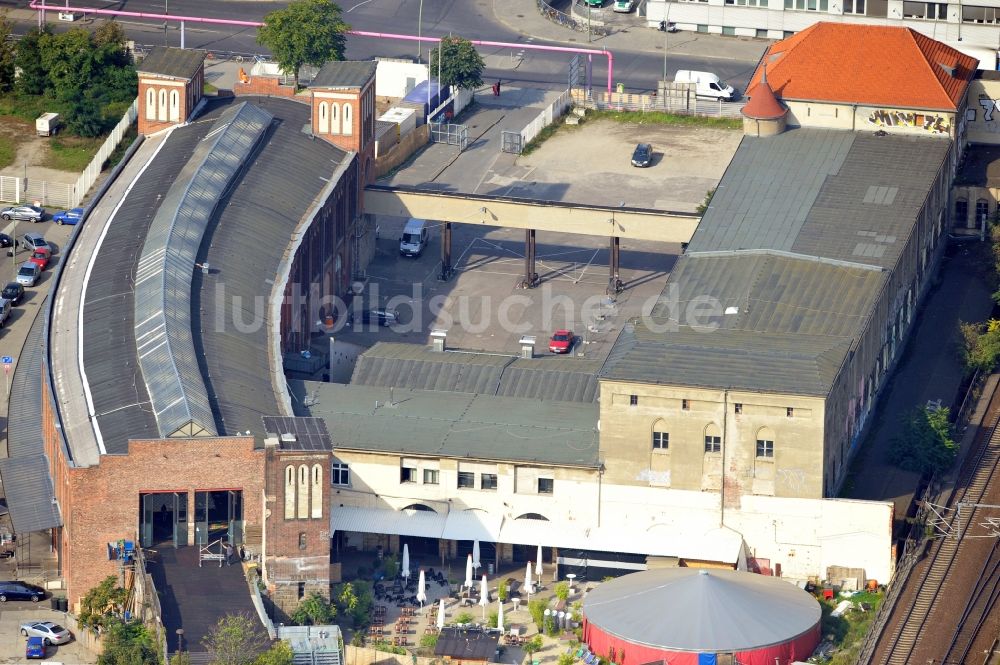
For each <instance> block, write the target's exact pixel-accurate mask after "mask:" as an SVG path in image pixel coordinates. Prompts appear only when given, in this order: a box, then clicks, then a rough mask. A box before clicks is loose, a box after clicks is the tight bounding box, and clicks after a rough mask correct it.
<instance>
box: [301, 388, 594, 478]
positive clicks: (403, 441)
mask: <svg viewBox="0 0 1000 665" xmlns="http://www.w3.org/2000/svg"><path fill="white" fill-rule="evenodd" d="M290 388H291V390H292V392H293V394H294V395H295V400H294V401H295V402H296V403H297V404H299V405H304V406H301V407H297V408H302V409H303V414H302V415H311V416H316V417H320V418H325V419H326V425H327V429H329V431H330V437H331V438H332V439H333V444H334V446H335V448H343V449H349V450H364V451H372V452H384V453H394V454H416V455H433V456H436V457H451V458H470V459H488V460H511V461H521V462H536V463H539V464H557V465H565V466H584V467H596V466H597V465H598V436H597V418H598V407H597V405H596V404H579V403H573V402H549V401H541V400H530V399H519V398H514V397H496V396H492V395H473V394H468V393H454V392H435V391H430V390H406V389H401V388H396V389H392V388H381V387H371V386H355V385H343V384H336V383H322V382H303V381H292V382H290Z"/></svg>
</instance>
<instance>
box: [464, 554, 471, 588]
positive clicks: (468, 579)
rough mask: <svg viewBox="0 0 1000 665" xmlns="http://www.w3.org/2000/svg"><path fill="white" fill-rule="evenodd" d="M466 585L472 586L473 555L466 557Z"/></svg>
mask: <svg viewBox="0 0 1000 665" xmlns="http://www.w3.org/2000/svg"><path fill="white" fill-rule="evenodd" d="M465 586H467V587H469V588H470V589H471V588H472V555H471V554H470V555H469V556H468V557H467V558H466V559H465Z"/></svg>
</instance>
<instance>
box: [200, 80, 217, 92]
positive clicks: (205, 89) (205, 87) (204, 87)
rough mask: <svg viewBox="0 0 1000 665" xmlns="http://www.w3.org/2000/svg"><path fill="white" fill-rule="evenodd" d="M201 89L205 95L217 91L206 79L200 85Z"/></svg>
mask: <svg viewBox="0 0 1000 665" xmlns="http://www.w3.org/2000/svg"><path fill="white" fill-rule="evenodd" d="M201 91H202V93H203V94H206V95H214V94H215V93H217V92H219V89H218V88H216V87H215V86H214V85H212V84H211V83H209V82H208V81H205V83H204V84H203V85H202V86H201Z"/></svg>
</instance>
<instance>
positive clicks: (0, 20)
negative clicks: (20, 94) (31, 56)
mask: <svg viewBox="0 0 1000 665" xmlns="http://www.w3.org/2000/svg"><path fill="white" fill-rule="evenodd" d="M12 34H14V22H13V21H11V20H10V19H9V18H7V12H6V11H4V12H0V92H10V91H11V90H13V89H14V61H15V60H16V59H17V48H16V47H15V46H14V41H13V40H12V39H11V38H10V37H11V35H12Z"/></svg>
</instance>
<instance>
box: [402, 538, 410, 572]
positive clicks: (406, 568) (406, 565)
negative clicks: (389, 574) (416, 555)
mask: <svg viewBox="0 0 1000 665" xmlns="http://www.w3.org/2000/svg"><path fill="white" fill-rule="evenodd" d="M402 572H403V577H405V578H406V579H407V581H409V579H410V547H409V546H408V545H407V544H405V543H404V544H403V571H402Z"/></svg>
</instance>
